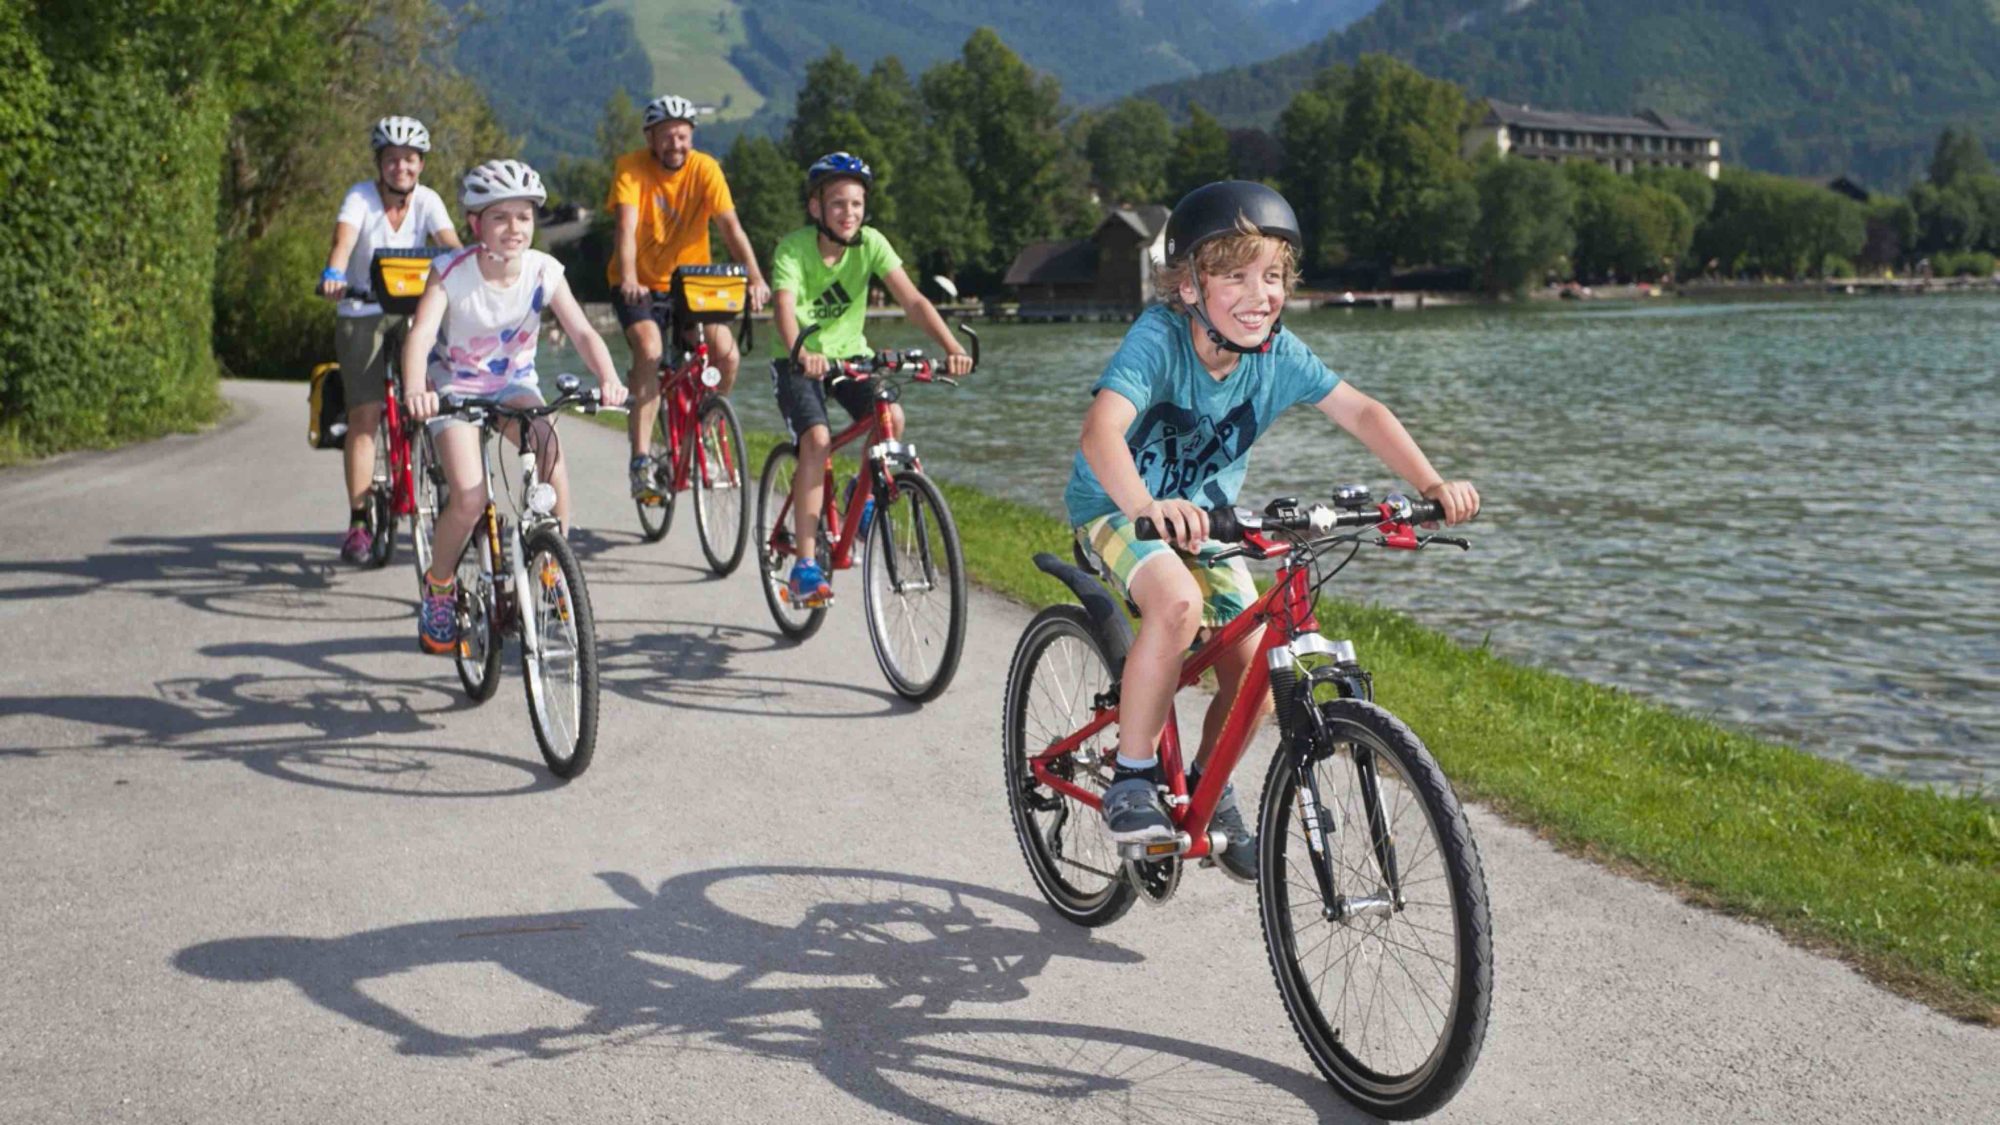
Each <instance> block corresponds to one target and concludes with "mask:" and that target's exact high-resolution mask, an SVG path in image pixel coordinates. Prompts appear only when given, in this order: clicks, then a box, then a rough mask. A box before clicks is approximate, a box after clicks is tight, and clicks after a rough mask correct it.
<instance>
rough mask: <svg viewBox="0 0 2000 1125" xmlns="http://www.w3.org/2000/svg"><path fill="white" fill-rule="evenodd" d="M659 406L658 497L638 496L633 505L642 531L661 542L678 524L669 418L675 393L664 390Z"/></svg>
mask: <svg viewBox="0 0 2000 1125" xmlns="http://www.w3.org/2000/svg"><path fill="white" fill-rule="evenodd" d="M658 405H659V410H658V411H656V412H655V413H654V415H653V447H652V449H651V450H650V455H651V456H652V458H653V480H654V482H655V485H656V487H657V488H658V489H659V498H658V500H656V501H648V500H640V499H637V498H634V499H633V501H632V506H633V507H634V508H637V509H638V510H639V534H640V535H641V536H643V537H644V538H645V540H646V542H648V543H658V542H659V541H660V540H662V539H664V538H666V536H667V529H668V528H671V527H672V526H674V500H675V499H676V497H675V495H674V460H673V458H674V454H673V450H674V443H673V441H672V437H671V435H670V434H669V433H668V432H667V418H668V416H669V415H671V414H672V413H673V401H672V396H670V395H666V394H662V395H661V396H660V399H659V404H658Z"/></svg>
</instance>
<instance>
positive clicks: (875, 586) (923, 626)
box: [861, 469, 968, 703]
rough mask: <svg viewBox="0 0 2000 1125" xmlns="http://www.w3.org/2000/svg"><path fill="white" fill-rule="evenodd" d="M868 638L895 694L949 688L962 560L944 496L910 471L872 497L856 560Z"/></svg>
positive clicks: (960, 639) (959, 628) (959, 623)
mask: <svg viewBox="0 0 2000 1125" xmlns="http://www.w3.org/2000/svg"><path fill="white" fill-rule="evenodd" d="M861 592H862V599H863V601H864V602H865V606H864V608H865V609H866V616H867V618H868V641H869V643H870V644H872V645H873V646H874V647H875V660H876V662H877V663H879V664H881V665H882V674H883V675H885V676H887V677H888V678H889V686H890V687H892V688H894V689H896V694H897V695H900V696H902V697H903V698H904V699H908V700H910V701H912V702H914V703H923V702H925V701H927V700H931V699H936V698H937V697H938V696H939V695H940V694H942V693H943V692H944V689H945V688H947V687H949V686H950V685H951V677H952V675H953V674H954V673H956V672H957V671H958V657H959V653H960V652H961V651H962V650H963V649H964V647H965V603H966V601H967V600H968V594H967V592H966V585H965V557H964V552H963V551H962V550H961V549H960V547H959V542H958V525H957V524H956V523H954V522H952V518H951V508H950V507H949V506H947V505H946V504H945V502H944V493H942V492H940V491H938V486H937V485H935V484H932V483H931V480H930V478H929V477H926V476H925V475H924V474H922V473H920V472H918V471H917V470H915V469H905V470H903V471H902V472H899V473H897V474H896V477H895V496H894V499H891V500H886V501H885V500H884V499H883V498H882V497H880V496H878V497H877V498H876V500H875V516H874V520H873V522H872V523H871V524H870V526H869V528H868V543H867V551H866V553H865V554H864V555H863V558H862V563H861Z"/></svg>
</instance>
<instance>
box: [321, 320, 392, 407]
mask: <svg viewBox="0 0 2000 1125" xmlns="http://www.w3.org/2000/svg"><path fill="white" fill-rule="evenodd" d="M408 320H409V318H408V317H405V316H390V315H387V314H383V315H379V316H342V317H335V318H334V322H333V358H334V359H336V360H339V361H340V389H341V390H342V391H344V392H346V394H347V408H348V409H349V410H352V409H354V408H355V407H357V406H367V405H368V404H370V403H379V402H381V401H382V398H383V392H382V388H383V385H384V384H386V383H387V382H388V381H389V361H390V358H391V357H390V355H389V347H388V344H389V333H390V332H392V331H394V330H396V329H399V328H401V327H403V325H404V323H405V322H407V321H408Z"/></svg>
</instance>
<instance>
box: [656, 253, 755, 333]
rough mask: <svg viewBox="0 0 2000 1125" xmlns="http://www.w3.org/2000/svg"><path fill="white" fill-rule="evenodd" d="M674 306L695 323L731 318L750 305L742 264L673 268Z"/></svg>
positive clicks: (717, 321) (740, 313) (748, 288)
mask: <svg viewBox="0 0 2000 1125" xmlns="http://www.w3.org/2000/svg"><path fill="white" fill-rule="evenodd" d="M673 298H674V308H675V310H676V311H677V312H678V313H679V315H680V317H681V319H682V320H683V321H686V322H690V323H696V324H714V323H719V322H721V321H726V320H735V319H736V318H737V317H739V316H742V315H743V310H744V309H746V308H748V307H749V305H750V281H749V278H748V277H747V276H746V275H745V273H744V271H743V267H742V266H740V265H736V264H734V263H731V264H728V265H719V266H681V267H680V268H678V269H676V270H674V281H673Z"/></svg>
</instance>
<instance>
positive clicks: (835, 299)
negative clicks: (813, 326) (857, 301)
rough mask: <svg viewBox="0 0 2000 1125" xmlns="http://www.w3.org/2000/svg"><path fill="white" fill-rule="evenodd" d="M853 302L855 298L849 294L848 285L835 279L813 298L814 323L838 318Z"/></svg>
mask: <svg viewBox="0 0 2000 1125" xmlns="http://www.w3.org/2000/svg"><path fill="white" fill-rule="evenodd" d="M853 303H854V298H853V297H850V296H848V294H847V287H846V286H844V285H842V284H841V283H840V282H838V281H835V282H834V283H833V284H832V285H829V286H827V287H826V289H825V290H823V291H822V292H821V293H820V295H819V296H817V297H814V298H813V321H814V323H819V322H822V321H828V320H838V319H839V318H840V314H842V313H844V312H846V311H847V307H848V306H849V305H852V304H853Z"/></svg>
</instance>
